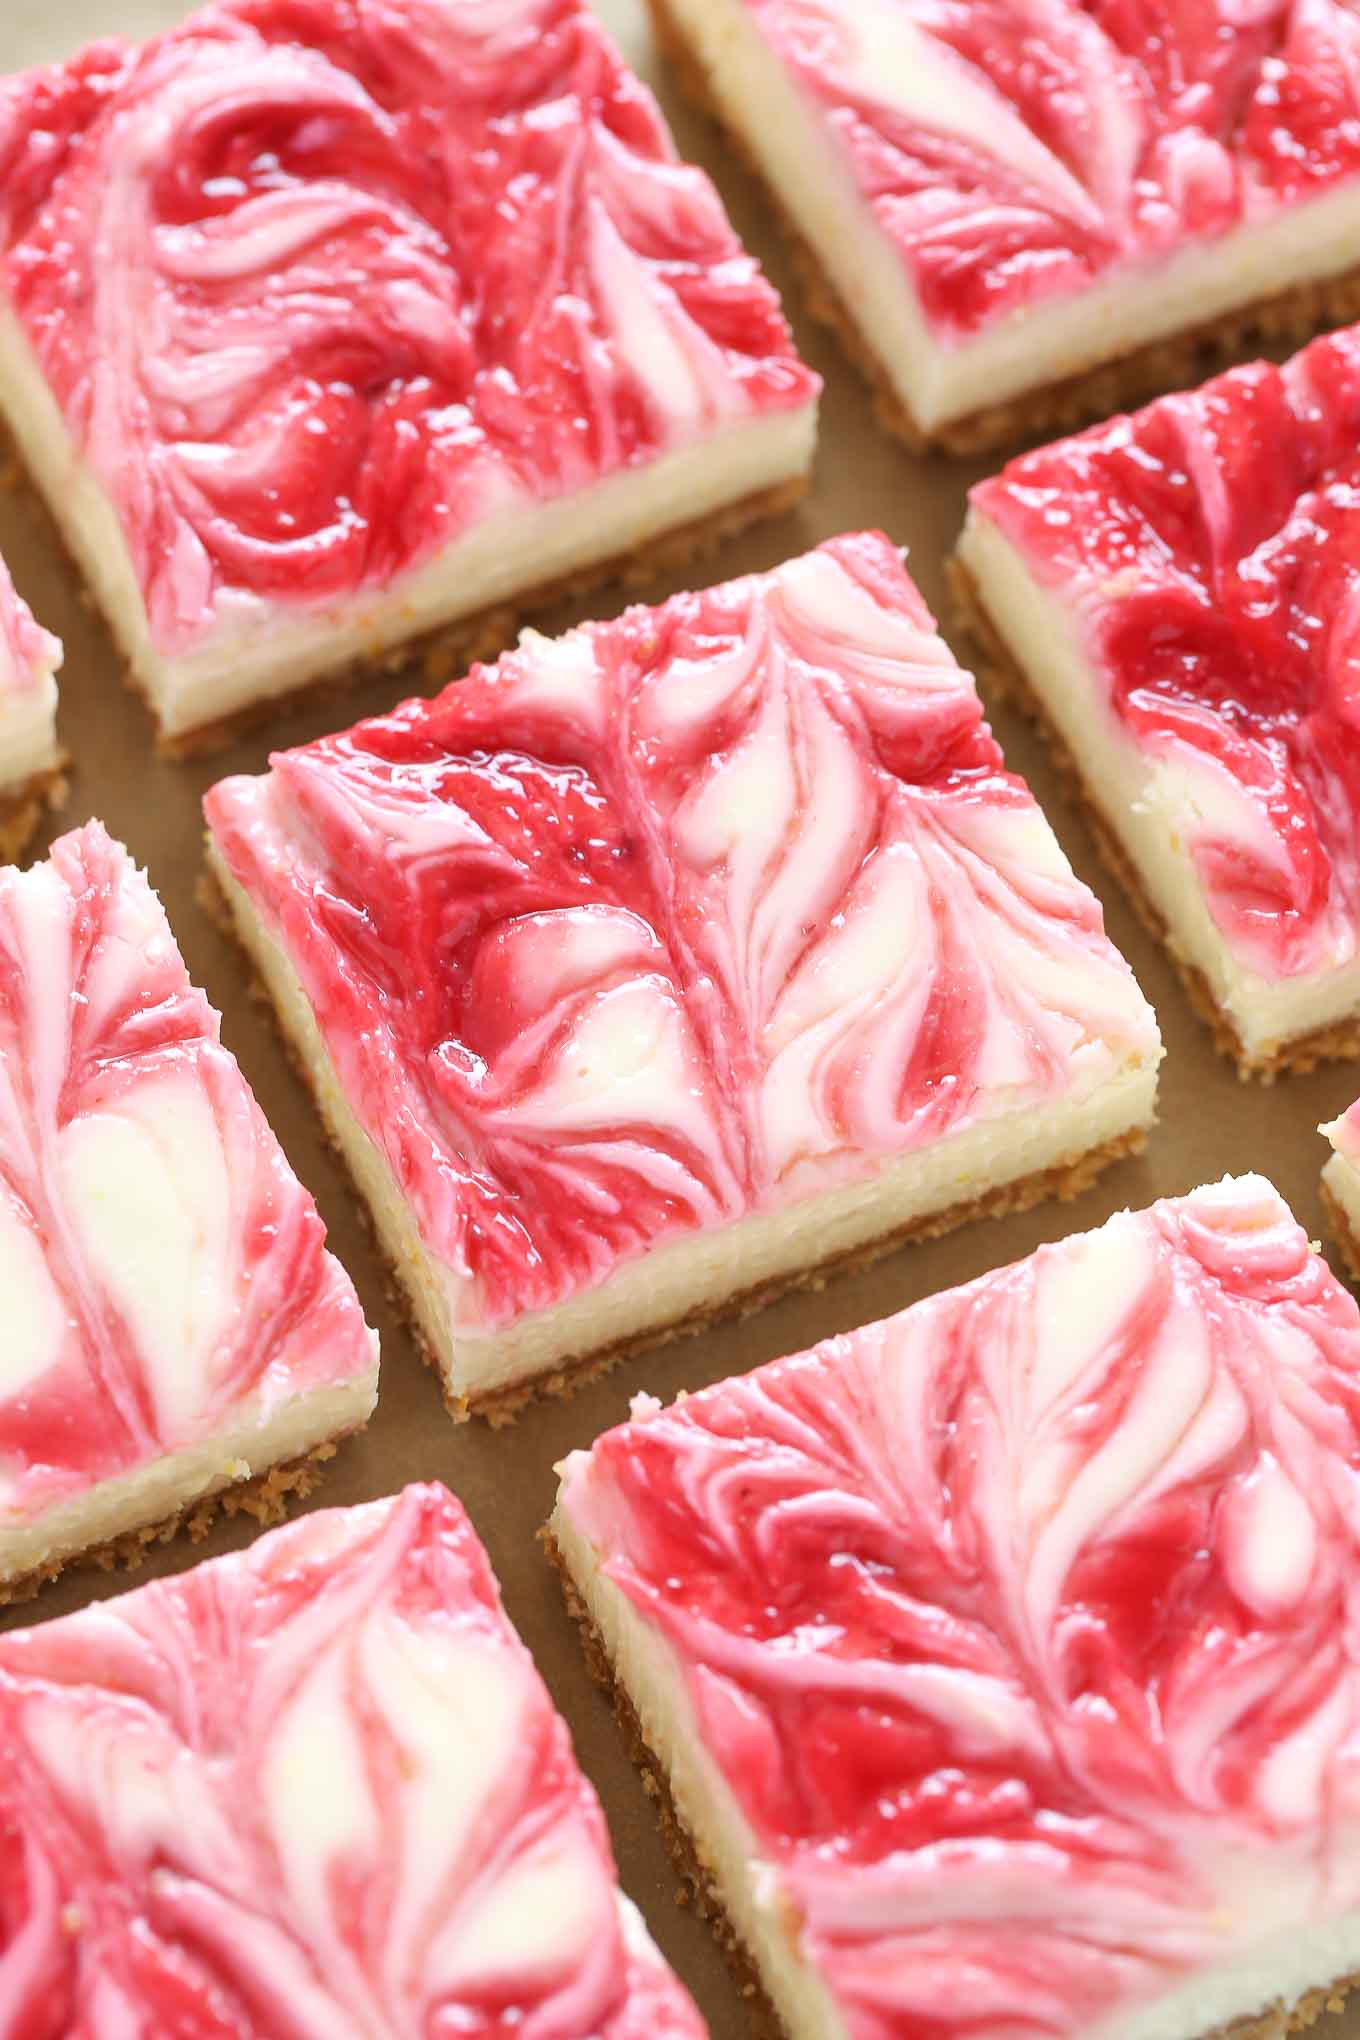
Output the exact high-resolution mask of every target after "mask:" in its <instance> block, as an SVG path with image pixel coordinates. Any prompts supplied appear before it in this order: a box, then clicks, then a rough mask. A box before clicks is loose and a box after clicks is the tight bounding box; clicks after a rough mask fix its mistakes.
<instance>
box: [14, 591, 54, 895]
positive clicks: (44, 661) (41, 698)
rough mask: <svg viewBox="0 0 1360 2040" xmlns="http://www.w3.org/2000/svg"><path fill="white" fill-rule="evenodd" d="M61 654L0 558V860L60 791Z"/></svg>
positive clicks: (19, 846)
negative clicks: (49, 800)
mask: <svg viewBox="0 0 1360 2040" xmlns="http://www.w3.org/2000/svg"><path fill="white" fill-rule="evenodd" d="M61 658H62V647H61V640H60V639H59V638H55V637H53V635H52V633H51V631H48V630H44V629H43V628H42V626H41V625H40V624H38V623H35V621H34V619H33V612H32V611H31V610H30V608H29V606H28V604H27V603H26V602H25V601H24V599H23V597H22V596H21V595H20V594H19V593H18V591H17V590H16V588H15V586H14V583H13V581H12V580H11V579H10V574H9V569H8V568H7V567H6V565H5V563H4V561H3V560H2V559H0V858H6V859H7V858H13V857H18V856H20V855H21V854H22V852H23V851H24V849H25V848H26V847H27V845H28V843H29V841H30V839H31V837H32V836H33V834H34V831H35V830H36V829H37V826H38V823H39V820H40V819H41V816H42V810H43V804H44V801H45V800H46V799H50V798H51V797H52V796H53V795H54V794H56V793H57V792H58V788H59V784H60V780H61V768H62V765H63V763H64V760H63V757H62V751H61V747H60V745H59V744H58V742H57V680H56V675H57V671H58V668H59V667H60V665H61Z"/></svg>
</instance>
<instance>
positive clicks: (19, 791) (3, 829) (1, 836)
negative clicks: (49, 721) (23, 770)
mask: <svg viewBox="0 0 1360 2040" xmlns="http://www.w3.org/2000/svg"><path fill="white" fill-rule="evenodd" d="M65 798H66V760H65V758H64V757H62V758H61V760H60V762H59V763H58V764H56V765H53V766H50V767H49V768H48V769H47V770H46V771H44V772H34V773H31V774H30V775H29V776H28V777H27V778H26V779H23V780H21V781H20V782H19V783H18V784H17V785H13V786H3V787H0V863H4V864H14V863H16V862H17V861H18V859H19V858H20V857H22V856H23V854H24V852H25V850H27V848H28V846H29V844H30V843H31V842H32V841H33V838H34V837H35V836H36V835H37V833H38V830H39V829H40V828H41V827H42V824H43V818H44V816H45V815H46V813H47V812H48V810H49V809H52V808H59V807H60V806H61V804H62V802H63V800H64V799H65Z"/></svg>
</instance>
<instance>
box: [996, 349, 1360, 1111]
mask: <svg viewBox="0 0 1360 2040" xmlns="http://www.w3.org/2000/svg"><path fill="white" fill-rule="evenodd" d="M1358 435H1360V327H1351V328H1349V329H1347V330H1346V331H1344V332H1341V333H1336V334H1332V335H1329V336H1328V337H1327V338H1326V339H1323V340H1318V341H1315V342H1314V343H1313V344H1312V345H1311V346H1310V347H1307V348H1305V349H1304V350H1303V351H1302V352H1301V353H1300V354H1298V355H1296V356H1295V357H1294V359H1293V360H1292V361H1290V362H1288V363H1286V364H1285V366H1284V367H1282V368H1281V367H1275V366H1274V365H1272V364H1268V363H1264V362H1257V363H1255V364H1253V365H1252V366H1250V367H1246V368H1240V369H1234V370H1230V371H1229V372H1228V373H1227V374H1225V375H1222V376H1219V377H1218V378H1216V379H1215V380H1214V381H1212V382H1209V383H1206V384H1205V385H1204V387H1203V388H1202V389H1200V390H1197V391H1191V392H1188V393H1185V394H1181V395H1177V396H1172V397H1166V398H1163V399H1161V400H1160V401H1158V402H1157V403H1155V404H1150V405H1148V406H1147V407H1146V409H1144V410H1142V411H1138V412H1136V413H1135V414H1134V415H1133V416H1132V417H1121V418H1116V419H1113V420H1111V421H1110V422H1109V423H1108V424H1105V425H1102V426H1099V427H1096V428H1095V429H1093V430H1091V431H1089V432H1086V433H1083V434H1081V435H1079V436H1078V437H1077V438H1075V439H1068V440H1061V441H1058V442H1057V443H1056V444H1054V445H1052V446H1046V447H1042V448H1040V449H1039V450H1038V451H1037V452H1035V453H1030V454H1024V455H1022V456H1021V457H1020V458H1019V459H1017V460H1014V461H1012V462H1011V463H1010V465H1009V466H1008V467H1006V468H1004V469H1003V470H1002V472H1001V474H1000V475H998V476H996V477H995V478H993V479H992V480H989V481H985V482H982V483H980V484H979V485H978V486H977V487H976V488H975V489H974V490H973V491H972V493H971V496H970V499H969V503H970V507H969V512H968V521H967V524H966V526H965V530H964V535H963V539H962V541H961V543H960V546H959V551H958V563H959V567H960V570H961V572H960V587H961V591H962V593H963V595H964V598H965V601H966V603H967V605H968V608H969V610H970V612H971V617H972V621H973V623H974V625H975V627H976V629H977V632H978V635H979V637H980V638H981V640H982V642H983V645H984V647H985V648H987V649H989V650H990V653H991V655H992V659H993V663H994V665H995V667H996V669H997V677H998V679H999V680H1000V682H1001V685H1002V686H1003V687H1009V688H1012V689H1015V690H1016V691H1018V693H1019V695H1020V698H1021V701H1022V704H1023V705H1025V706H1027V707H1028V708H1029V709H1030V711H1031V712H1032V713H1033V714H1034V715H1035V716H1036V717H1037V718H1038V719H1039V721H1040V722H1041V723H1042V724H1043V725H1045V726H1046V728H1047V729H1048V731H1049V734H1050V735H1051V737H1052V739H1053V741H1054V743H1055V746H1056V749H1057V751H1058V755H1059V759H1060V761H1061V762H1062V763H1063V764H1064V765H1065V766H1066V768H1067V770H1068V772H1069V776H1070V778H1071V780H1072V781H1073V783H1074V785H1075V788H1076V791H1077V793H1078V795H1079V797H1080V799H1081V801H1082V804H1083V805H1084V806H1085V807H1086V809H1087V810H1088V812H1089V815H1090V818H1091V820H1092V823H1093V826H1094V829H1095V833H1096V836H1097V840H1098V842H1099V843H1100V845H1101V847H1102V848H1103V850H1104V852H1105V854H1106V858H1107V861H1108V862H1109V864H1110V866H1111V869H1112V870H1113V871H1114V873H1115V875H1116V877H1117V878H1118V879H1119V881H1120V883H1121V885H1122V886H1123V887H1124V888H1125V889H1126V890H1127V891H1128V892H1129V893H1130V895H1131V896H1132V898H1133V900H1134V902H1135V904H1136V905H1137V906H1138V907H1139V908H1140V910H1141V912H1142V914H1143V917H1144V919H1145V920H1146V921H1147V922H1148V924H1149V926H1150V927H1151V928H1152V930H1153V932H1154V933H1155V934H1158V935H1159V936H1161V937H1162V939H1163V940H1164V941H1165V943H1166V947H1167V949H1168V951H1169V953H1170V955H1171V957H1172V960H1173V962H1174V963H1175V964H1176V966H1177V968H1178V969H1179V971H1180V973H1181V976H1182V978H1183V979H1184V980H1185V982H1186V985H1187V987H1188V989H1189V991H1190V994H1191V996H1192V998H1193V1000H1194V1002H1195V1004H1196V1006H1197V1007H1198V1008H1199V1009H1200V1011H1201V1012H1203V1013H1204V1014H1205V1015H1206V1017H1207V1018H1208V1019H1209V1020H1210V1022H1211V1024H1212V1025H1213V1028H1214V1032H1215V1038H1216V1040H1217V1041H1218V1044H1219V1046H1220V1047H1221V1048H1222V1049H1223V1050H1224V1051H1225V1052H1226V1053H1228V1054H1229V1055H1231V1056H1232V1057H1234V1059H1235V1060H1236V1062H1237V1064H1238V1067H1239V1069H1240V1070H1241V1072H1242V1073H1243V1075H1249V1076H1250V1075H1255V1076H1264V1077H1270V1076H1272V1075H1273V1074H1274V1073H1275V1072H1276V1071H1278V1070H1280V1069H1287V1068H1291V1069H1308V1068H1311V1067H1312V1066H1313V1065H1314V1064H1315V1063H1316V1062H1318V1061H1319V1060H1320V1059H1321V1058H1323V1057H1326V1056H1353V1055H1355V1054H1357V1053H1360V856H1358V855H1357V822H1358V820H1360V720H1358V719H1357V709H1356V701H1357V695H1356V688H1355V681H1354V678H1353V675H1352V663H1353V661H1352V653H1351V644H1352V633H1353V630H1354V628H1355V625H1354V618H1355V616H1356V614H1357V610H1356V603H1357V582H1356V577H1355V569H1354V566H1353V564H1352V559H1353V555H1354V552H1355V547H1356V544H1357V540H1358V539H1360V517H1358V516H1357V511H1356V507H1355V502H1354V500H1353V499H1354V497H1355V487H1356V482H1357V480H1360V460H1358V459H1357V454H1356V446H1357V443H1360V441H1358Z"/></svg>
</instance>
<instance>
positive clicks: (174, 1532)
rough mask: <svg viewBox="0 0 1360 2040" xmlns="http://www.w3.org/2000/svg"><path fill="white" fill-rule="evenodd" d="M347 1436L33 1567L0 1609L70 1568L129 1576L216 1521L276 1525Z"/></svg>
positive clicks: (0, 1598) (1, 1591)
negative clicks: (158, 1550) (175, 1540)
mask: <svg viewBox="0 0 1360 2040" xmlns="http://www.w3.org/2000/svg"><path fill="white" fill-rule="evenodd" d="M351 1435H352V1434H351V1433H350V1432H344V1433H342V1434H341V1437H340V1438H335V1439H331V1440H329V1441H328V1442H327V1443H325V1444H323V1445H318V1446H316V1447H315V1448H314V1449H313V1450H312V1451H311V1452H308V1453H305V1454H304V1455H303V1456H302V1457H301V1458H300V1459H292V1460H287V1461H285V1462H284V1463H283V1464H282V1465H279V1466H271V1467H269V1468H268V1469H267V1470H266V1471H265V1472H264V1473H257V1474H256V1475H255V1476H254V1477H253V1478H252V1479H250V1480H244V1481H240V1482H236V1483H229V1484H228V1485H226V1486H224V1487H220V1488H215V1489H213V1491H212V1492H211V1493H209V1494H206V1495H200V1496H199V1497H198V1498H197V1499H196V1500H195V1501H192V1502H189V1503H187V1504H186V1506H185V1507H184V1508H182V1509H176V1510H175V1511H174V1513H173V1514H172V1515H169V1516H165V1517H162V1519H161V1520H160V1521H159V1522H157V1523H148V1524H145V1525H144V1526H143V1527H142V1528H140V1529H137V1530H126V1531H124V1532H123V1534H122V1536H121V1537H114V1538H111V1539H110V1540H109V1541H108V1543H106V1544H95V1545H91V1546H90V1548H89V1549H88V1550H86V1551H78V1552H75V1553H73V1554H72V1556H71V1557H70V1558H59V1559H54V1560H53V1561H52V1562H51V1563H50V1564H47V1565H41V1566H35V1567H34V1568H33V1569H32V1571H30V1572H26V1573H20V1574H18V1575H17V1576H16V1577H15V1578H14V1579H12V1580H4V1581H0V1607H12V1606H14V1605H16V1604H17V1603H19V1602H22V1601H31V1600H32V1599H33V1597H34V1595H35V1594H38V1593H40V1592H41V1591H42V1589H43V1588H44V1587H45V1586H47V1585H48V1583H49V1582H50V1581H52V1580H54V1579H56V1578H57V1577H58V1576H59V1575H60V1574H61V1573H64V1572H66V1571H67V1570H68V1569H69V1568H70V1567H72V1566H98V1567H99V1568H100V1569H101V1571H103V1572H118V1571H124V1572H135V1571H136V1569H137V1567H138V1566H140V1565H143V1564H145V1562H146V1560H147V1558H148V1557H149V1555H150V1553H151V1550H152V1547H153V1546H155V1545H157V1544H168V1543H169V1542H170V1540H171V1538H172V1537H177V1536H178V1535H179V1534H180V1533H181V1532H183V1533H184V1534H185V1535H186V1536H187V1537H189V1538H191V1539H192V1541H193V1542H194V1543H195V1544H197V1543H201V1541H202V1540H203V1538H205V1537H206V1536H207V1534H208V1532H209V1530H210V1529H211V1528H212V1526H213V1524H214V1522H215V1521H216V1520H217V1518H218V1517H219V1516H253V1517H254V1518H255V1521H256V1522H257V1523H258V1524H259V1525H260V1526H261V1528H265V1527H267V1526H268V1525H270V1524H272V1523H281V1522H282V1521H283V1519H284V1517H285V1516H286V1515H287V1513H288V1508H289V1504H290V1503H292V1502H295V1501H301V1500H302V1498H303V1497H304V1496H305V1495H309V1494H310V1493H311V1491H312V1489H313V1488H314V1487H315V1486H316V1484H317V1482H318V1481H319V1480H320V1479H321V1469H322V1467H323V1466H324V1465H325V1463H326V1461H327V1460H328V1459H333V1458H334V1457H335V1451H336V1447H337V1445H339V1444H340V1443H341V1442H342V1439H343V1438H344V1437H349V1436H351Z"/></svg>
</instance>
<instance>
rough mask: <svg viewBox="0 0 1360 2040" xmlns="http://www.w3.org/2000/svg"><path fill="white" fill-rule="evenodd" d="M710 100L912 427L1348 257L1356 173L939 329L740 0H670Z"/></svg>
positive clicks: (950, 416)
mask: <svg viewBox="0 0 1360 2040" xmlns="http://www.w3.org/2000/svg"><path fill="white" fill-rule="evenodd" d="M666 9H667V12H668V14H669V15H670V17H671V19H672V20H673V21H674V22H675V24H676V25H677V27H678V28H679V29H680V30H681V31H682V32H683V34H684V37H685V39H686V41H687V43H688V44H689V47H690V48H691V50H692V51H693V52H694V54H695V55H696V57H697V58H698V61H699V64H700V66H701V67H702V70H703V72H704V75H705V77H706V80H707V83H708V88H709V91H710V93H711V94H712V97H713V100H714V102H715V104H716V106H717V108H718V110H719V111H720V113H721V114H722V117H723V119H724V121H726V123H727V124H728V125H729V126H730V127H731V128H732V130H733V131H734V133H735V134H737V135H738V136H739V138H740V140H741V142H742V144H743V146H744V147H745V148H746V150H747V151H748V152H749V154H750V155H751V157H752V158H753V160H754V161H755V162H756V164H757V165H758V167H759V169H760V171H761V173H762V175H763V176H764V178H765V180H766V182H767V183H768V184H769V186H770V188H771V189H772V191H773V192H774V193H775V194H776V195H777V197H778V200H779V203H780V205H781V206H782V207H783V209H784V211H785V212H786V213H787V215H788V217H789V219H790V221H791V222H792V224H793V226H794V227H796V229H797V231H798V233H799V234H800V236H801V237H802V239H803V240H804V241H805V242H806V243H807V245H808V247H809V248H810V249H811V250H812V253H813V254H814V256H815V257H816V259H817V262H818V264H819V266H820V267H821V269H822V271H823V272H824V274H825V275H826V277H827V279H828V281H829V282H830V284H831V286H832V288H833V289H834V291H835V293H836V295H837V297H838V298H839V299H840V302H841V304H842V305H843V306H844V308H845V310H846V312H847V314H848V316H849V318H850V320H851V322H852V324H853V325H854V326H855V328H856V330H857V331H858V332H859V334H860V335H861V337H862V338H863V340H864V342H865V345H866V346H867V347H868V348H869V350H870V352H871V353H872V354H873V356H874V358H875V359H876V360H877V361H878V363H879V364H880V366H881V367H882V369H883V370H884V372H885V374H886V375H887V377H888V380H889V382H890V384H891V386H892V388H893V390H894V392H895V394H896V395H897V397H898V398H899V399H900V401H901V402H902V404H903V405H904V407H905V408H906V410H907V411H908V412H909V413H910V415H911V417H912V418H913V419H914V420H915V421H916V423H917V425H919V426H920V428H921V430H922V431H924V432H931V431H934V430H936V429H937V428H939V427H941V426H944V425H947V424H949V423H951V422H952V421H953V420H955V419H959V418H967V417H970V416H971V415H972V414H973V413H974V412H976V411H981V410H986V409H989V408H990V407H991V406H993V405H995V404H1004V403H1007V402H1009V401H1010V400H1011V399H1012V398H1015V397H1018V396H1020V395H1022V394H1023V393H1024V392H1025V391H1026V390H1032V389H1040V388H1043V387H1045V386H1047V385H1048V384H1051V383H1056V382H1061V381H1062V380H1063V379H1064V378H1066V377H1068V376H1072V375H1077V374H1080V373H1081V372H1082V371H1084V370H1086V369H1089V368H1093V367H1095V366H1097V365H1098V364H1100V363H1101V362H1104V361H1112V360H1116V359H1118V358H1119V357H1120V356H1123V355H1127V354H1131V353H1133V352H1134V351H1135V350H1137V349H1138V348H1140V347H1144V346H1146V345H1148V344H1150V343H1151V342H1153V341H1156V340H1161V339H1165V338H1166V337H1167V336H1168V335H1170V334H1174V333H1180V332H1184V331H1187V330H1189V329H1191V328H1194V327H1196V326H1201V325H1205V324H1207V323H1209V322H1210V321H1212V320H1215V319H1219V318H1223V317H1225V316H1226V315H1227V314H1228V313H1229V312H1233V311H1237V310H1241V309H1242V308H1244V307H1245V306H1248V305H1251V304H1254V303H1255V302H1256V301H1257V300H1258V299H1263V298H1268V297H1273V296H1275V295H1277V294H1278V293H1280V292H1282V291H1287V290H1290V289H1293V288H1295V287H1296V286H1298V285H1300V284H1304V283H1309V282H1314V281H1317V280H1320V279H1323V278H1327V277H1333V276H1339V275H1342V274H1344V273H1345V272H1346V271H1347V270H1350V269H1352V268H1354V267H1355V266H1356V265H1357V264H1358V263H1360V181H1355V182H1352V183H1350V184H1348V185H1345V186H1343V187H1340V188H1336V189H1333V190H1330V191H1328V192H1326V193H1324V194H1323V195H1322V196H1320V197H1318V198H1314V199H1309V200H1306V201H1304V202H1302V203H1300V204H1297V205H1293V206H1290V207H1289V208H1288V209H1287V210H1286V211H1284V212H1282V213H1279V214H1277V215H1275V216H1274V217H1272V218H1270V219H1267V220H1262V221H1259V222H1256V223H1254V224H1250V225H1243V226H1238V227H1234V228H1232V229H1231V230H1230V231H1229V232H1228V233H1226V234H1223V235H1221V236H1220V237H1219V238H1218V239H1217V240H1214V241H1207V242H1197V243H1195V244H1193V245H1190V246H1187V247H1182V248H1181V249H1179V250H1177V251H1176V252H1175V253H1174V254H1172V255H1171V256H1169V257H1167V258H1165V259H1163V260H1160V261H1158V262H1156V263H1148V264H1145V265H1143V266H1141V267H1138V268H1125V269H1123V270H1120V271H1117V272H1115V273H1113V274H1111V275H1109V276H1107V277H1105V278H1104V279H1102V280H1101V281H1100V282H1098V283H1097V284H1095V285H1094V286H1093V287H1092V288H1091V289H1090V290H1087V291H1084V292H1082V293H1081V294H1080V295H1079V296H1076V297H1066V298H1053V299H1049V300H1047V301H1045V302H1042V303H1039V304H1036V305H1033V306H1030V307H1027V308H1024V309H1022V310H1020V311H1017V312H1015V313H1014V314H1012V315H1011V316H1010V317H1009V318H1006V319H1004V320H1001V321H998V322H997V323H996V324H994V325H991V326H988V327H987V328H985V329H984V330H983V331H981V332H980V333H978V334H977V335H976V336H974V337H972V338H969V339H966V340H959V341H952V342H948V343H945V342H942V341H941V340H940V339H938V338H937V337H936V336H935V335H934V333H933V332H932V330H931V328H930V327H929V325H928V324H927V321H926V318H925V314H924V312H923V310H922V307H921V304H920V301H919V299H918V298H917V296H916V293H915V291H914V290H913V288H912V285H911V282H910V279H909V276H908V273H907V269H906V266H905V264H904V262H903V259H902V255H901V253H900V251H899V249H898V248H897V247H896V245H895V244H894V243H893V241H892V240H891V239H890V238H889V236H888V234H887V233H886V232H885V231H884V229H883V228H882V227H880V226H879V224H878V222H877V220H876V219H875V217H874V215H873V213H872V211H871V210H870V208H869V206H868V204H867V202H866V201H865V199H864V198H863V197H862V195H861V194H860V191H859V189H858V187H857V185H856V183H855V179H854V176H853V172H852V170H851V166H850V164H849V162H848V160H847V158H846V157H845V155H844V154H843V153H842V151H841V150H840V148H839V146H838V145H837V143H836V142H835V141H834V139H833V138H832V135H831V133H830V130H829V129H828V127H827V125H826V123H825V121H824V120H823V119H822V117H821V116H820V114H819V113H818V111H817V109H816V107H815V106H814V105H813V103H812V101H811V100H810V99H809V98H808V96H807V95H806V94H805V93H803V92H802V91H801V90H800V88H799V87H798V86H797V85H796V84H795V82H794V80H793V78H792V77H791V76H790V74H789V72H788V71H787V70H786V68H785V66H784V64H783V62H782V60H781V59H780V57H779V56H778V55H777V54H776V52H775V51H774V49H773V48H772V47H771V46H770V44H769V43H768V42H767V41H766V39H765V37H764V36H763V35H762V34H761V32H760V30H759V28H758V27H757V26H756V22H755V19H754V16H753V14H752V12H751V10H750V9H749V8H748V7H747V6H746V5H744V4H743V0H666Z"/></svg>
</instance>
